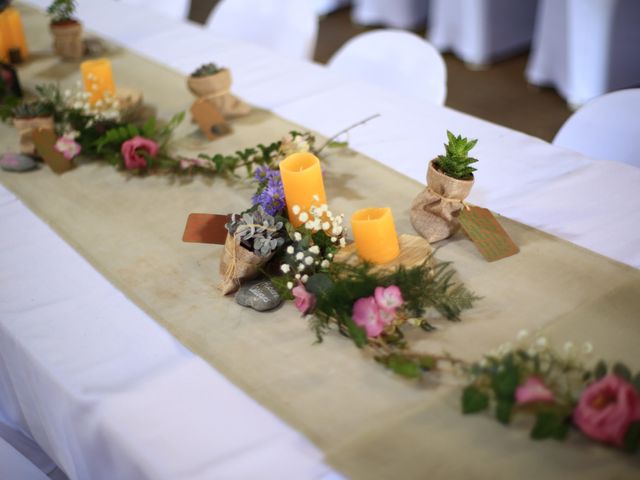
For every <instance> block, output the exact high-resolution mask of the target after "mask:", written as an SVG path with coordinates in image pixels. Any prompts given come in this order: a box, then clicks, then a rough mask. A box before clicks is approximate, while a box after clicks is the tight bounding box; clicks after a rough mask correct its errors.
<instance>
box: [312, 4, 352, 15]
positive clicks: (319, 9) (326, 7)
mask: <svg viewBox="0 0 640 480" xmlns="http://www.w3.org/2000/svg"><path fill="white" fill-rule="evenodd" d="M313 3H314V5H315V7H316V13H317V14H318V15H327V14H328V13H331V12H335V11H336V10H338V9H339V8H342V7H346V6H347V5H349V4H350V3H351V0H313Z"/></svg>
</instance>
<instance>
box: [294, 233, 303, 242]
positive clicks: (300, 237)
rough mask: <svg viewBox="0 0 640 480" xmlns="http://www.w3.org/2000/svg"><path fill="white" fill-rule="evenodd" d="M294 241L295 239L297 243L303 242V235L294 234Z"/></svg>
mask: <svg viewBox="0 0 640 480" xmlns="http://www.w3.org/2000/svg"><path fill="white" fill-rule="evenodd" d="M293 239H294V240H295V241H296V242H299V241H301V240H302V234H301V233H300V232H294V234H293Z"/></svg>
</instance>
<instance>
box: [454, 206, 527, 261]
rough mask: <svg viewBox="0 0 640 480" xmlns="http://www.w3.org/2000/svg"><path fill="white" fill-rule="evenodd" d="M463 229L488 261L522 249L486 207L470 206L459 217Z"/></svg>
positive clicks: (513, 253) (507, 255) (508, 255)
mask: <svg viewBox="0 0 640 480" xmlns="http://www.w3.org/2000/svg"><path fill="white" fill-rule="evenodd" d="M458 220H459V221H460V225H461V226H462V229H463V230H464V231H465V233H466V234H467V236H468V237H469V238H470V239H471V241H472V242H473V243H474V245H475V246H476V248H477V249H478V250H480V253H481V254H482V256H483V257H484V258H485V259H486V260H487V261H488V262H495V261H496V260H500V259H501V258H505V257H510V256H511V255H515V254H516V253H518V252H519V251H520V249H519V248H518V246H517V245H516V244H515V243H513V240H511V237H509V234H508V233H507V232H505V230H504V228H502V226H501V225H500V224H499V223H498V221H497V220H496V219H495V217H494V216H493V214H492V213H491V212H490V211H489V210H487V209H486V208H481V207H476V206H469V208H468V209H467V208H463V209H462V212H461V213H460V216H459V217H458Z"/></svg>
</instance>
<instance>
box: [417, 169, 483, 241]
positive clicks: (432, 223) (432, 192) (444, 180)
mask: <svg viewBox="0 0 640 480" xmlns="http://www.w3.org/2000/svg"><path fill="white" fill-rule="evenodd" d="M473 182H474V180H473V179H471V180H458V179H456V178H452V177H449V176H448V175H445V174H444V173H442V172H441V171H440V170H438V169H437V168H436V167H435V160H432V161H431V163H429V169H428V170H427V188H425V189H424V190H423V191H422V192H420V193H419V194H418V196H416V198H415V199H414V200H413V203H412V205H411V224H412V225H413V228H415V230H416V231H417V232H418V233H419V234H420V235H422V236H423V237H424V238H426V239H427V240H428V241H429V242H437V241H439V240H444V239H445V238H448V237H450V236H451V235H453V234H454V233H455V232H456V230H457V229H458V228H459V227H460V224H459V222H458V218H457V217H458V215H459V213H460V210H462V208H463V206H464V205H463V203H462V201H463V200H464V199H465V198H467V197H468V196H469V193H470V192H471V188H472V187H473Z"/></svg>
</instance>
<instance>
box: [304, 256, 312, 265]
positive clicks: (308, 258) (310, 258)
mask: <svg viewBox="0 0 640 480" xmlns="http://www.w3.org/2000/svg"><path fill="white" fill-rule="evenodd" d="M304 263H306V264H307V265H313V257H307V258H305V259H304Z"/></svg>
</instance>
